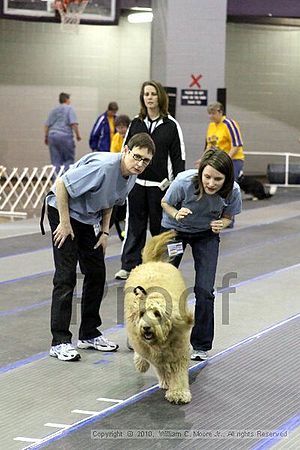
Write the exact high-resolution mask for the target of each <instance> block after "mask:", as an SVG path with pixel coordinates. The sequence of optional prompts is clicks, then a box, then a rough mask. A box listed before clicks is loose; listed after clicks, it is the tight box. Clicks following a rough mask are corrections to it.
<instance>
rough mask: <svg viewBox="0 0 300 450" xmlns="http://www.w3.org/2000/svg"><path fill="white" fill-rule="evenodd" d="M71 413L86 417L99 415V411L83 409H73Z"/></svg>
mask: <svg viewBox="0 0 300 450" xmlns="http://www.w3.org/2000/svg"><path fill="white" fill-rule="evenodd" d="M71 413H75V414H86V415H87V416H94V415H95V414H100V413H101V411H86V410H84V409H73V411H71Z"/></svg>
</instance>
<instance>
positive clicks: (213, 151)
mask: <svg viewBox="0 0 300 450" xmlns="http://www.w3.org/2000/svg"><path fill="white" fill-rule="evenodd" d="M206 166H211V167H213V168H214V169H215V170H217V171H218V172H220V173H222V174H223V175H224V176H225V181H224V184H223V186H222V187H221V189H220V190H219V191H218V192H217V193H218V194H219V195H220V196H221V197H223V198H226V197H228V195H229V194H230V193H231V191H232V189H233V183H234V170H233V164H232V159H231V158H230V156H229V155H228V154H227V153H226V152H224V150H220V149H219V148H217V147H212V148H210V149H208V150H205V152H204V153H203V155H202V158H201V160H200V165H199V170H198V175H196V176H195V177H194V178H193V182H194V186H195V189H196V191H195V194H196V195H199V198H201V197H202V195H203V192H204V189H203V184H202V172H203V170H204V169H205V167H206Z"/></svg>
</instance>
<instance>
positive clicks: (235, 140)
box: [206, 116, 245, 159]
mask: <svg viewBox="0 0 300 450" xmlns="http://www.w3.org/2000/svg"><path fill="white" fill-rule="evenodd" d="M210 147H218V148H219V149H220V150H224V151H225V152H226V153H229V152H230V150H231V149H232V147H238V151H237V152H236V154H235V155H234V156H233V157H232V159H245V155H244V151H243V141H242V135H241V131H240V127H239V124H238V123H237V122H236V121H235V120H232V119H227V117H226V116H223V117H222V121H221V122H220V123H215V122H210V124H209V125H208V128H207V133H206V148H210Z"/></svg>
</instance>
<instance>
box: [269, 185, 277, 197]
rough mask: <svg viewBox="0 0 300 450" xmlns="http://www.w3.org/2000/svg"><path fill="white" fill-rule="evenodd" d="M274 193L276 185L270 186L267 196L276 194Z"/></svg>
mask: <svg viewBox="0 0 300 450" xmlns="http://www.w3.org/2000/svg"><path fill="white" fill-rule="evenodd" d="M276 192H277V186H276V185H275V186H274V185H273V186H270V188H269V194H271V195H274V194H276Z"/></svg>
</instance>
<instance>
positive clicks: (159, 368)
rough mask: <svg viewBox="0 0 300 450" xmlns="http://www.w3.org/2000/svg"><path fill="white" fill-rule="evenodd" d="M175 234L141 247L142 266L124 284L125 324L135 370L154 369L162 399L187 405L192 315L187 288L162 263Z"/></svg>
mask: <svg viewBox="0 0 300 450" xmlns="http://www.w3.org/2000/svg"><path fill="white" fill-rule="evenodd" d="M175 235H176V233H175V232H173V231H168V232H166V233H162V234H160V235H159V236H155V237H154V238H152V239H151V240H150V241H149V243H147V245H146V246H145V248H144V251H143V264H141V265H140V266H138V267H136V268H135V269H134V270H132V271H131V273H130V276H129V278H128V280H127V282H126V285H125V321H126V325H127V333H128V338H129V341H130V343H131V345H132V346H133V348H134V351H135V354H134V363H135V367H136V369H137V370H138V371H140V372H146V371H147V370H148V369H149V367H150V364H152V366H153V367H154V368H155V370H156V372H157V375H158V380H159V386H160V387H161V388H163V389H166V390H167V392H166V395H165V398H166V399H167V400H169V401H170V402H173V403H188V402H190V401H191V398H192V397H191V392H190V389H189V381H188V364H189V337H190V329H191V326H192V324H193V315H192V313H191V312H190V311H189V310H188V309H187V288H186V285H185V282H184V280H183V277H182V275H181V273H180V271H179V270H178V269H176V268H175V267H174V266H172V265H171V264H169V263H168V262H163V261H162V259H164V255H166V250H167V244H168V243H169V242H170V240H171V239H172V238H174V237H175ZM165 259H166V260H168V259H169V258H168V257H167V258H165Z"/></svg>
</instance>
